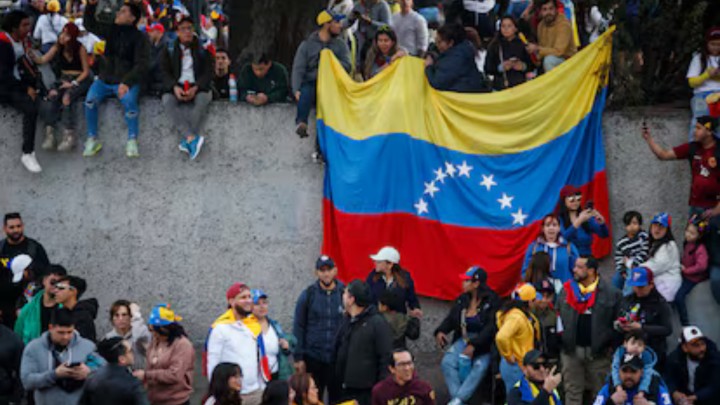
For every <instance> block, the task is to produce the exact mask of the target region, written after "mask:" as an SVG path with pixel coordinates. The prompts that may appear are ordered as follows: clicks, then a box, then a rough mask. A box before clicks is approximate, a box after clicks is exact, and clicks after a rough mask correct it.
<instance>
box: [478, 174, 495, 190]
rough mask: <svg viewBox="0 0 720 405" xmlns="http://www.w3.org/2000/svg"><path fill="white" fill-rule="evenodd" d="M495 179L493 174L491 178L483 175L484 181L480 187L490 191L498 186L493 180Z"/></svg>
mask: <svg viewBox="0 0 720 405" xmlns="http://www.w3.org/2000/svg"><path fill="white" fill-rule="evenodd" d="M494 177H495V175H494V174H491V175H489V176H486V175H484V174H483V175H482V178H483V181H481V182H480V185H481V186H483V187H485V188H487V191H490V189H491V188H492V187H493V186H497V183H495V180H493V178H494Z"/></svg>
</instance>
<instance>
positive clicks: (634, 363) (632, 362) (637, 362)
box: [620, 354, 645, 371]
mask: <svg viewBox="0 0 720 405" xmlns="http://www.w3.org/2000/svg"><path fill="white" fill-rule="evenodd" d="M625 367H630V368H631V369H633V370H635V371H637V370H642V369H643V368H645V363H643V361H642V359H641V358H640V356H637V355H634V354H625V356H623V359H622V362H620V369H621V370H622V369H624V368H625Z"/></svg>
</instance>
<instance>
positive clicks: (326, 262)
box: [315, 255, 335, 270]
mask: <svg viewBox="0 0 720 405" xmlns="http://www.w3.org/2000/svg"><path fill="white" fill-rule="evenodd" d="M323 267H329V268H331V269H332V268H334V267H335V262H334V261H333V259H331V258H330V256H328V255H322V256H320V257H318V259H317V261H316V262H315V269H316V270H320V269H322V268H323Z"/></svg>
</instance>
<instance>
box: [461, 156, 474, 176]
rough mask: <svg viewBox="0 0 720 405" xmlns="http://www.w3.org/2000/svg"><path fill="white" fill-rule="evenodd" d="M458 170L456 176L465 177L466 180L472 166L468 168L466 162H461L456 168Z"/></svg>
mask: <svg viewBox="0 0 720 405" xmlns="http://www.w3.org/2000/svg"><path fill="white" fill-rule="evenodd" d="M457 168H458V176H465V177H467V178H470V170H472V169H473V167H472V166H469V165H468V164H467V162H466V161H464V160H463V162H462V164H461V165H460V166H458V167H457Z"/></svg>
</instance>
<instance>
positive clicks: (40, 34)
mask: <svg viewBox="0 0 720 405" xmlns="http://www.w3.org/2000/svg"><path fill="white" fill-rule="evenodd" d="M45 11H47V13H46V14H43V15H41V16H40V17H39V18H38V20H37V22H36V23H35V31H33V38H34V39H36V40H38V41H40V44H41V45H40V51H41V52H42V53H47V52H48V51H49V50H50V48H51V47H52V46H53V44H55V42H57V40H58V35H59V34H60V32H61V31H62V29H63V27H65V24H67V23H68V19H67V18H65V17H64V16H62V15H61V14H60V2H59V1H58V0H50V1H49V2H47V3H46V4H45Z"/></svg>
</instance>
